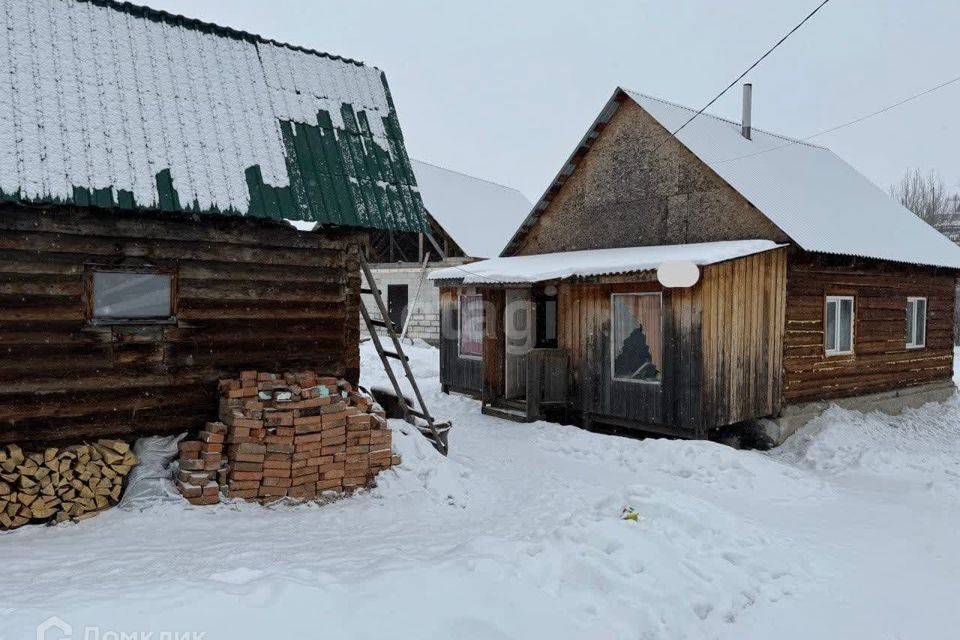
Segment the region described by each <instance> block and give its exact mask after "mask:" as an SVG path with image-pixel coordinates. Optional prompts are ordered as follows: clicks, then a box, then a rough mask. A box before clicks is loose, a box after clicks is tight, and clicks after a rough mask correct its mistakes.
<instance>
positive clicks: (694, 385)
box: [558, 282, 701, 436]
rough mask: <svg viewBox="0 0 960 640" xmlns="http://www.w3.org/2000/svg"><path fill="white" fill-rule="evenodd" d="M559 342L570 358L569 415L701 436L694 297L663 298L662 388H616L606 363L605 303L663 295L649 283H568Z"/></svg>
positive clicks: (686, 293) (684, 292) (682, 292)
mask: <svg viewBox="0 0 960 640" xmlns="http://www.w3.org/2000/svg"><path fill="white" fill-rule="evenodd" d="M559 289H560V290H559V294H558V317H559V325H558V326H559V331H558V333H559V336H558V342H559V347H560V348H561V349H566V350H567V351H568V352H569V353H570V370H571V373H572V375H571V378H572V389H571V399H572V401H573V405H574V409H576V410H578V411H581V412H583V413H584V414H590V415H592V416H594V417H596V418H597V419H601V420H602V419H603V418H614V419H616V420H621V421H630V422H634V423H638V426H642V425H647V426H648V427H650V428H651V429H653V428H660V429H661V430H670V431H676V432H677V433H678V434H681V435H689V436H693V435H695V434H696V433H698V429H699V420H700V413H701V412H700V393H699V390H700V369H701V365H700V301H699V299H698V297H697V295H696V294H695V292H694V291H693V290H690V289H676V290H666V291H663V323H664V325H663V326H664V332H663V333H664V338H663V352H664V358H663V372H662V381H661V383H660V384H652V383H640V382H627V381H620V380H614V379H613V375H612V370H611V366H612V365H611V361H610V359H611V356H610V348H611V347H610V295H611V294H612V293H637V292H649V291H660V290H661V289H660V286H659V285H657V284H656V283H651V282H637V283H633V284H631V283H618V284H612V283H611V284H597V283H580V282H575V283H571V282H565V283H562V284H561V285H560V287H559Z"/></svg>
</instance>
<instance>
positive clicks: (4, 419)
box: [0, 204, 364, 442]
mask: <svg viewBox="0 0 960 640" xmlns="http://www.w3.org/2000/svg"><path fill="white" fill-rule="evenodd" d="M362 242H364V235H361V234H351V233H342V234H334V233H332V232H331V233H328V234H324V235H318V234H305V233H300V232H297V231H295V230H294V229H293V228H291V227H289V226H288V225H286V224H284V223H274V222H263V221H256V220H251V219H244V218H238V217H227V216H218V217H214V218H212V219H211V218H210V217H206V218H204V221H203V222H202V223H200V222H197V221H195V220H193V219H192V217H190V216H178V215H164V216H150V215H146V214H144V215H139V216H137V215H131V214H123V215H114V214H111V213H108V212H94V211H91V210H81V209H67V208H58V209H50V210H44V211H39V210H27V209H22V208H20V207H18V206H16V205H12V204H9V205H3V206H2V208H0V352H2V353H3V358H2V361H0V442H11V441H21V442H24V441H57V440H70V439H77V438H81V437H82V438H93V437H98V436H103V435H108V434H109V435H123V434H127V435H130V434H135V433H137V434H152V433H164V432H177V431H183V430H185V429H189V428H192V427H196V426H198V425H200V424H202V422H203V421H204V420H206V419H209V418H210V417H212V416H214V415H215V414H216V411H217V405H216V402H217V401H216V380H217V379H218V378H221V377H227V376H234V375H236V374H237V372H238V371H240V370H241V369H247V368H255V369H261V370H273V371H281V370H290V369H298V368H310V369H316V370H319V371H323V372H329V373H332V374H336V375H343V376H346V377H347V378H349V379H351V380H353V381H356V380H357V378H358V376H359V350H358V346H357V345H358V339H359V327H358V326H357V322H356V318H357V316H358V312H359V310H358V306H357V305H358V304H359V288H360V280H359V264H358V261H357V252H358V251H359V248H360V245H361V243H362ZM91 264H98V265H105V266H111V265H114V266H121V265H125V266H137V265H142V264H153V265H160V266H167V267H175V268H176V272H177V274H178V276H177V283H178V289H179V290H178V295H177V298H178V308H177V322H176V323H174V324H169V325H155V326H120V327H113V328H111V327H102V326H101V327H94V326H90V325H89V324H88V322H87V320H86V315H85V308H84V304H83V295H84V291H83V288H84V287H83V279H84V272H85V270H86V269H87V266H88V265H91Z"/></svg>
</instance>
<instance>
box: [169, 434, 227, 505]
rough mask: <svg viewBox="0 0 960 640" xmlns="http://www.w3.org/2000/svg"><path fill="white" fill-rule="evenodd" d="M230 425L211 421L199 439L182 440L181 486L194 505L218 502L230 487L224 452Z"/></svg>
mask: <svg viewBox="0 0 960 640" xmlns="http://www.w3.org/2000/svg"><path fill="white" fill-rule="evenodd" d="M226 435H227V427H226V425H224V424H223V423H221V422H208V423H207V425H206V427H204V430H203V431H201V432H200V435H199V438H200V439H199V440H188V441H184V442H181V443H180V471H179V472H178V474H177V489H179V490H180V493H181V494H182V495H183V497H185V498H186V499H187V500H189V501H190V502H192V503H193V504H216V503H218V502H220V492H221V491H222V490H223V489H225V488H226V486H227V458H226V456H225V455H224V452H223V443H224V440H225V439H226Z"/></svg>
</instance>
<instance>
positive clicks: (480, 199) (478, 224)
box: [412, 160, 531, 258]
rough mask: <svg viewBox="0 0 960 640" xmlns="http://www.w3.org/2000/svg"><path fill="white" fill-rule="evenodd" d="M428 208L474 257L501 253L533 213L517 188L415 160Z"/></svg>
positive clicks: (417, 174)
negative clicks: (511, 235) (521, 224)
mask: <svg viewBox="0 0 960 640" xmlns="http://www.w3.org/2000/svg"><path fill="white" fill-rule="evenodd" d="M412 163H413V172H414V174H416V176H417V184H418V185H419V187H420V196H421V197H422V198H423V204H424V206H425V207H426V208H427V211H428V212H429V213H430V215H431V216H433V219H434V220H436V221H437V223H438V224H439V225H440V226H441V227H443V230H444V231H446V232H447V234H448V235H449V236H450V237H451V238H453V240H454V242H456V243H457V244H458V245H459V246H460V248H461V249H463V251H464V253H465V254H466V255H468V256H470V257H473V258H489V257H492V256H496V255H499V254H500V251H501V250H502V249H503V247H504V245H506V244H507V240H509V239H510V234H512V233H513V230H514V229H516V228H517V226H518V225H519V224H520V222H521V221H523V218H524V216H526V215H527V213H529V212H530V206H531V205H530V201H529V200H527V199H526V198H525V197H524V195H523V194H522V193H520V192H519V191H517V190H516V189H512V188H510V187H506V186H503V185H501V184H496V183H495V182H488V181H486V180H481V179H480V178H474V177H472V176H468V175H465V174H462V173H459V172H457V171H451V170H449V169H444V168H442V167H438V166H436V165H432V164H428V163H426V162H421V161H419V160H413V161H412Z"/></svg>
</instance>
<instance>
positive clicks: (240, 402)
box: [178, 371, 399, 504]
mask: <svg viewBox="0 0 960 640" xmlns="http://www.w3.org/2000/svg"><path fill="white" fill-rule="evenodd" d="M220 420H221V422H219V423H208V425H207V427H206V430H205V431H202V432H201V442H195V443H194V442H187V443H182V444H181V477H180V480H181V483H180V484H179V485H178V486H179V487H180V491H181V493H183V494H184V495H185V496H187V497H188V499H190V500H191V501H192V502H194V503H195V504H198V503H200V504H209V503H212V502H216V501H217V499H216V498H209V502H206V501H205V499H208V495H213V496H215V495H216V494H218V493H219V494H222V495H224V496H227V497H231V498H244V499H248V500H253V499H263V500H269V499H276V498H281V497H292V498H313V497H315V496H317V495H318V494H320V493H322V492H326V491H334V492H342V491H350V490H353V489H357V488H359V487H363V486H366V485H369V484H371V483H372V481H373V478H374V476H376V474H377V473H379V472H380V471H383V470H384V469H387V468H389V467H390V466H392V465H394V464H397V463H398V462H399V459H398V458H397V457H396V456H393V452H392V448H391V439H390V430H389V429H388V428H387V425H386V420H385V416H384V413H383V410H382V409H381V408H380V407H379V405H377V404H375V403H374V402H373V400H372V399H371V398H370V397H369V396H367V395H366V394H363V393H360V392H358V391H355V390H354V389H353V388H352V387H351V385H350V384H349V383H348V382H347V381H345V380H338V379H337V378H331V377H322V376H317V375H316V374H314V373H295V374H293V373H287V374H275V373H258V372H256V371H244V372H242V373H241V375H240V378H239V379H234V380H222V381H221V382H220ZM224 435H225V441H226V450H225V451H224V450H223V444H222V443H223V441H224V440H223V438H224ZM218 437H219V438H221V439H220V443H221V444H219V447H220V452H221V453H222V455H223V459H222V460H220V461H218V462H217V463H216V464H217V465H218V466H216V467H214V464H215V461H214V459H213V455H212V454H213V453H214V452H215V451H216V445H217V443H216V439H217V438H218ZM211 438H213V440H211ZM184 447H186V449H184ZM194 449H196V450H197V451H198V452H199V453H200V454H201V455H200V457H201V458H202V459H203V462H204V469H203V470H202V472H203V473H209V472H210V470H212V469H216V470H215V471H213V473H214V474H216V473H217V472H218V471H219V470H220V469H224V471H223V475H222V476H218V477H217V482H214V481H213V478H212V477H208V478H206V484H204V485H203V488H202V489H201V494H200V496H199V502H198V497H194V496H191V495H190V493H188V491H194V492H195V488H194V487H195V486H196V485H192V484H190V483H188V482H184V480H185V479H188V480H189V479H192V476H184V470H183V463H184V462H185V461H186V462H187V466H188V467H190V466H195V464H196V463H190V462H189V460H190V459H191V458H186V459H184V458H185V456H184V453H185V452H186V453H187V454H188V455H192V451H193V450H194ZM207 453H210V454H211V455H210V457H209V459H207V457H206V456H207ZM207 465H209V466H210V468H211V469H207ZM197 473H198V474H199V473H200V472H197ZM201 480H203V478H200V477H199V475H197V477H196V482H197V483H199V482H200V481H201ZM211 483H213V484H211Z"/></svg>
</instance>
